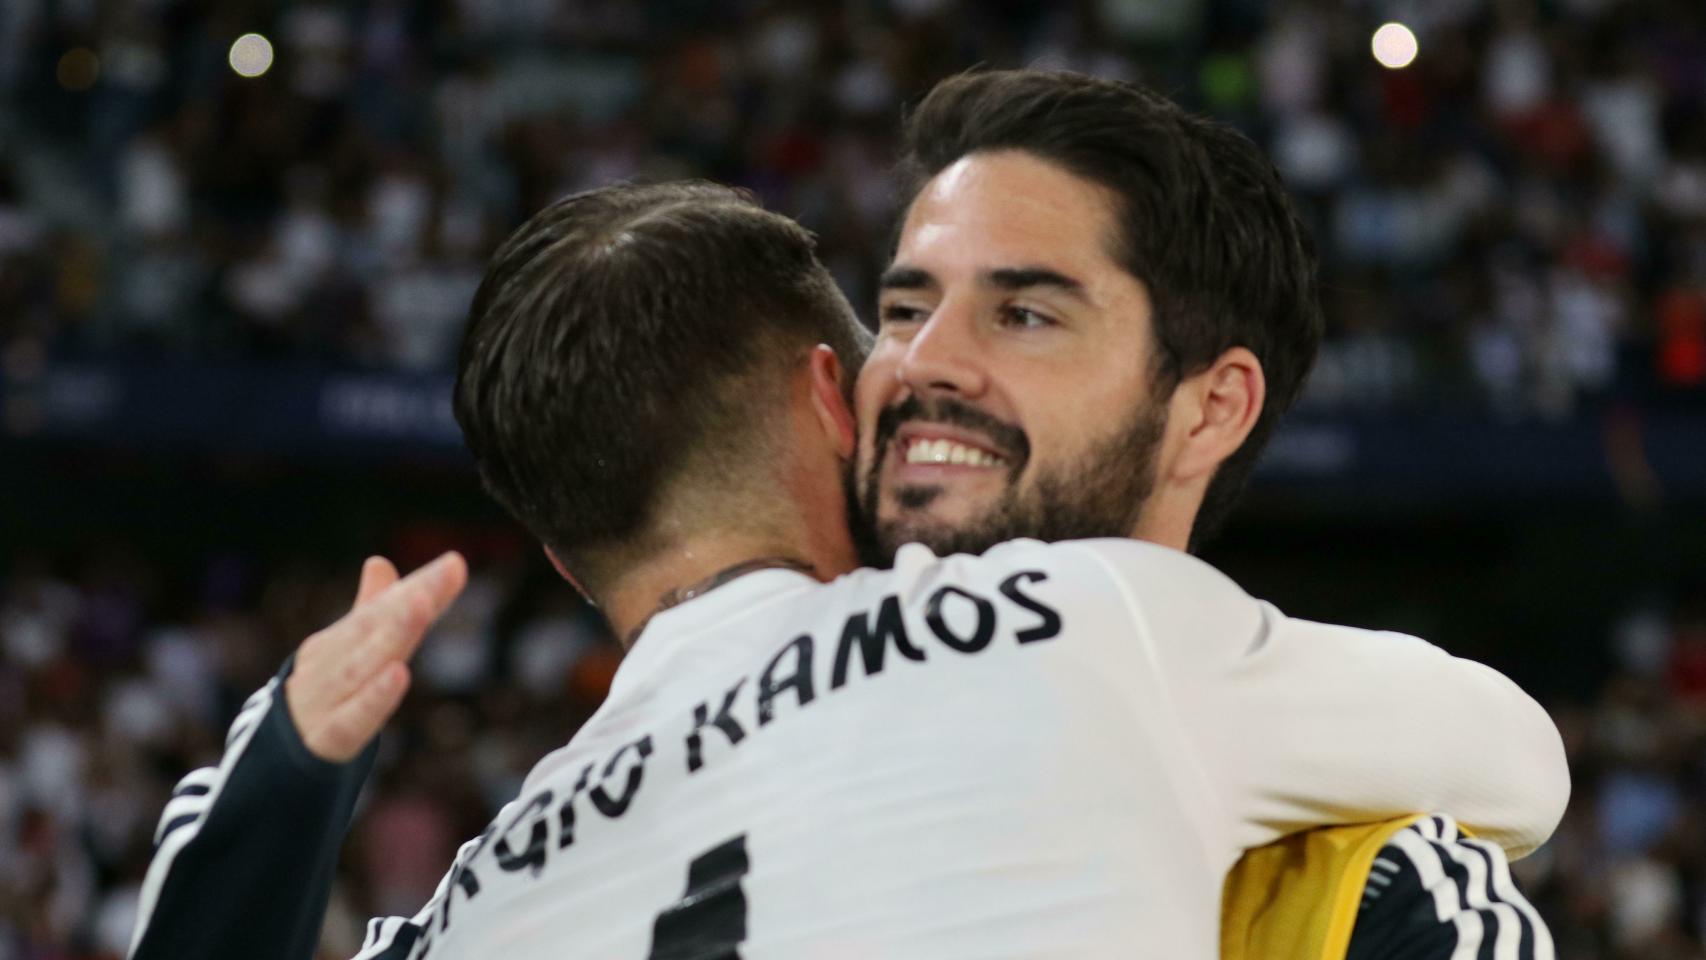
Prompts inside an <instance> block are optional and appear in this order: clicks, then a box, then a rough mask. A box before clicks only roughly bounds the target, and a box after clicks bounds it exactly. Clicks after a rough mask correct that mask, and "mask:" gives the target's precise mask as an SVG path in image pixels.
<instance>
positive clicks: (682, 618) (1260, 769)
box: [361, 540, 1569, 960]
mask: <svg viewBox="0 0 1706 960" xmlns="http://www.w3.org/2000/svg"><path fill="white" fill-rule="evenodd" d="M896 626H898V627H899V629H900V631H902V632H903V634H904V636H903V637H902V636H900V635H899V634H894V633H885V632H884V630H885V629H888V630H892V629H893V628H895V627H896ZM862 640H863V641H864V642H862ZM725 700H727V703H728V709H727V711H726V714H724V713H723V712H722V710H723V707H724V704H725ZM725 717H726V719H724V718H725ZM719 720H721V721H722V722H721V725H719ZM1568 793H1569V780H1568V772H1567V769H1566V768H1565V765H1564V756H1563V749H1562V745H1561V742H1560V740H1559V737H1558V734H1557V731H1556V729H1555V728H1554V727H1553V725H1552V723H1551V722H1550V720H1549V719H1548V718H1547V716H1546V714H1545V713H1544V712H1543V711H1542V710H1541V708H1540V707H1539V706H1538V705H1537V704H1536V703H1535V702H1534V701H1533V700H1532V699H1530V698H1529V697H1528V696H1527V695H1526V694H1524V693H1522V691H1521V690H1519V689H1518V688H1517V687H1516V686H1515V685H1514V684H1512V683H1511V682H1510V681H1509V680H1506V679H1505V678H1504V677H1502V676H1500V675H1499V674H1498V673H1496V672H1494V671H1493V670H1491V669H1488V668H1486V667H1484V666H1481V665H1479V664H1475V663H1472V662H1469V661H1466V660H1461V659H1457V658H1454V657H1452V656H1450V655H1448V654H1446V653H1445V652H1443V651H1441V650H1439V649H1438V648H1436V647H1433V646H1431V645H1429V644H1427V643H1424V642H1423V641H1420V640H1417V639H1414V638H1412V637H1406V636H1400V635H1396V634H1390V633H1377V632H1370V631H1364V630H1356V629H1352V628H1348V627H1337V626H1327V625H1323V624H1317V623H1309V622H1306V621H1301V620H1294V619H1291V618H1288V617H1286V616H1284V615H1283V614H1281V613H1280V612H1279V611H1278V610H1276V609H1274V608H1273V607H1272V606H1271V605H1269V604H1266V603H1263V602H1260V601H1257V600H1255V599H1252V598H1251V597H1250V596H1248V595H1247V594H1245V593H1244V592H1243V591H1242V590H1241V589H1239V588H1238V586H1237V585H1236V584H1234V583H1232V582H1231V581H1230V580H1228V579H1227V578H1226V577H1224V576H1223V575H1221V574H1220V573H1219V572H1217V571H1216V570H1214V569H1213V568H1212V567H1209V566H1208V565H1206V564H1204V563H1202V562H1201V561H1198V560H1196V559H1194V558H1192V557H1190V556H1188V555H1186V554H1182V553H1178V552H1176V551H1173V550H1169V549H1166V548H1163V547H1158V546H1154V545H1151V544H1143V543H1138V542H1135V541H1127V540H1099V541H1080V542H1073V543H1062V544H1055V545H1045V544H1041V543H1038V542H1035V541H1016V542H1013V543H1008V544H1004V545H1002V546H999V547H996V548H994V549H992V550H990V551H989V552H988V553H986V554H985V555H983V556H981V557H974V556H963V555H962V556H953V557H948V558H945V559H937V558H935V557H934V556H932V555H931V554H930V552H929V551H928V550H926V549H925V548H923V547H920V546H909V547H906V548H903V549H902V550H901V552H900V554H899V556H898V557H897V559H896V564H895V568H894V569H893V570H891V571H872V570H861V571H858V572H856V573H853V574H850V575H848V576H845V577H842V578H840V579H838V580H836V581H834V582H833V583H829V584H819V583H817V582H815V581H813V580H811V579H810V578H808V577H806V576H804V575H801V574H799V573H795V572H792V571H786V570H764V571H759V572H756V573H751V574H748V575H745V576H742V577H740V578H738V579H737V580H735V581H733V582H731V583H728V584H726V585H724V586H722V587H719V588H717V589H716V590H713V591H711V592H709V593H707V594H705V595H703V596H701V597H698V598H696V599H693V600H691V601H689V602H687V603H684V604H682V605H680V606H678V607H675V608H672V609H669V610H666V611H664V612H662V613H660V614H658V615H657V616H656V617H654V618H653V620H652V621H651V622H650V624H648V626H647V627H646V629H645V631H644V632H643V633H642V634H641V635H640V637H639V638H638V640H637V641H636V643H635V645H634V648H633V650H632V651H631V652H630V653H629V655H628V657H627V659H626V660H625V661H624V662H623V663H622V665H621V668H620V669H619V670H618V672H617V674H616V678H615V681H614V683H613V685H612V687H611V690H610V695H609V697H608V699H607V700H606V702H605V703H604V705H603V707H602V708H600V710H599V711H598V712H597V714H596V715H595V716H594V717H593V718H592V719H591V720H590V721H588V722H587V724H586V725H585V726H584V727H583V728H582V729H581V730H580V731H579V732H578V733H577V734H576V735H575V736H574V738H573V739H572V740H571V741H570V742H569V744H568V745H567V746H566V747H564V748H562V749H560V750H557V751H555V752H554V753H552V754H550V755H549V756H547V757H546V758H545V759H544V760H542V761H541V762H540V763H539V765H538V766H537V767H535V768H534V770H533V771H532V773H531V774H530V775H529V777H528V779H527V782H526V784H525V786H524V788H523V790H522V792H521V794H520V796H519V798H518V799H517V800H516V801H515V802H514V803H511V804H509V805H508V806H506V807H505V809H504V810H503V811H502V812H501V813H500V814H499V815H498V817H497V819H496V820H495V821H494V823H493V827H492V829H490V830H488V832H487V834H486V835H485V836H484V837H482V838H481V839H479V840H476V841H472V842H470V843H469V844H467V845H465V846H464V848H463V850H462V852H461V854H459V856H458V859H457V864H456V867H455V868H454V869H453V870H452V872H451V874H450V875H449V876H447V877H446V878H445V881H444V883H443V884H442V885H441V886H440V889H439V893H438V895H437V896H435V898H434V900H433V901H432V902H431V903H430V904H428V906H427V907H426V908H425V909H423V910H422V912H421V913H420V914H419V915H417V917H415V918H414V920H413V921H410V922H407V923H405V922H404V921H402V920H401V919H392V920H389V921H381V922H376V923H375V924H374V925H372V926H371V927H370V936H369V942H368V946H367V948H366V949H365V950H364V952H363V954H362V955H361V956H362V957H379V956H387V957H389V956H396V955H397V954H396V952H395V949H396V947H397V946H398V944H397V943H394V942H393V941H394V940H395V939H396V938H397V937H398V936H399V934H402V935H403V936H413V935H416V934H417V933H419V931H421V930H425V931H426V933H425V935H424V936H422V937H421V939H420V940H418V941H417V942H416V943H415V947H414V950H413V951H411V952H410V954H409V955H410V956H411V957H420V956H423V955H430V956H436V957H482V958H487V957H489V958H500V960H544V958H547V957H549V958H553V960H560V958H583V957H595V958H600V960H647V958H652V957H656V958H663V957H689V956H704V957H711V956H730V957H732V956H734V954H733V953H732V952H729V953H717V952H716V951H715V949H713V948H714V947H716V946H717V945H723V946H726V947H733V948H736V949H738V951H739V956H740V957H743V958H746V960H771V958H776V960H780V958H800V957H813V958H820V957H821V958H840V957H847V958H874V957H883V958H910V957H917V958H932V960H954V958H968V960H969V958H998V957H999V958H1017V957H1050V958H1059V957H1104V956H1106V957H1114V956H1120V957H1129V956H1133V955H1143V956H1154V957H1167V958H1205V960H1206V958H1212V957H1215V956H1216V955H1217V933H1218V922H1219V916H1220V892H1221V884H1222V881H1223V880H1224V878H1225V875H1226V873H1227V871H1228V870H1229V869H1230V868H1231V866H1232V865H1233V863H1234V862H1235V861H1236V860H1237V859H1238V857H1239V856H1240V854H1241V852H1242V851H1243V850H1244V849H1246V848H1249V847H1254V846H1259V845H1261V844H1265V843H1267V842H1270V841H1272V840H1274V839H1277V838H1278V837H1280V836H1282V835H1284V834H1285V833H1288V832H1290V831H1294V830H1297V829H1301V828H1306V827H1311V826H1316V825H1321V824H1328V823H1339V822H1355V821H1364V820H1373V819H1383V818H1387V817H1390V816H1396V815H1399V814H1402V813H1407V812H1416V811H1430V810H1441V811H1445V812H1449V813H1452V814H1454V815H1456V816H1457V817H1458V819H1460V820H1462V821H1463V822H1464V823H1465V824H1468V825H1470V826H1471V827H1472V829H1475V830H1477V831H1478V832H1479V833H1481V835H1482V836H1485V837H1488V838H1490V839H1493V840H1496V841H1498V842H1499V843H1501V844H1502V845H1504V846H1506V847H1507V848H1510V849H1512V850H1513V852H1515V853H1518V854H1520V853H1524V852H1527V851H1528V850H1530V849H1532V848H1533V847H1534V846H1536V845H1538V844H1539V843H1540V842H1542V841H1543V840H1544V839H1545V838H1546V837H1547V836H1548V835H1549V834H1550V832H1551V830H1552V828H1553V827H1554V826H1555V825H1556V824H1557V822H1558V820H1559V818H1560V817H1561V816H1562V812H1563V807H1564V803H1565V801H1566V800H1567V798H1568ZM696 861H697V863H695V862H696ZM690 865H692V866H691V867H690ZM690 880H691V883H690ZM690 886H691V887H692V889H691V890H690ZM471 890H473V891H477V892H474V893H473V895H472V896H470V895H469V893H470V891H471ZM446 917H448V922H446V919H445V918H446ZM388 951H389V952H388ZM696 951H699V952H696ZM1134 951H1135V952H1136V953H1135V954H1134Z"/></svg>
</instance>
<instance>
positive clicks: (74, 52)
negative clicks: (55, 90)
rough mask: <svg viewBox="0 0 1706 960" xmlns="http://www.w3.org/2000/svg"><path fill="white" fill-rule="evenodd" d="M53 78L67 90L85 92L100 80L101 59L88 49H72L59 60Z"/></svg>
mask: <svg viewBox="0 0 1706 960" xmlns="http://www.w3.org/2000/svg"><path fill="white" fill-rule="evenodd" d="M54 77H55V79H57V80H58V81H59V85H60V86H62V87H64V88H65V89H67V90H87V89H89V88H90V87H92V86H94V85H95V81H96V80H99V79H100V78H101V58H100V57H97V56H95V51H93V50H90V49H89V48H88V47H72V48H71V49H70V50H67V51H65V55H64V56H62V57H60V58H59V66H58V67H57V68H55V70H54Z"/></svg>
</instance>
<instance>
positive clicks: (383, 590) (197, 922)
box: [130, 554, 467, 960]
mask: <svg viewBox="0 0 1706 960" xmlns="http://www.w3.org/2000/svg"><path fill="white" fill-rule="evenodd" d="M466 582H467V568H466V566H465V565H464V564H463V562H462V560H461V558H460V557H457V556H455V555H454V554H449V555H446V556H445V557H442V558H440V559H439V560H438V561H436V562H434V563H432V564H428V565H427V566H425V567H423V568H421V569H420V570H417V571H415V572H414V573H412V574H410V575H409V576H408V577H407V578H406V579H403V580H398V579H397V573H396V570H395V569H394V568H392V567H391V565H390V564H389V563H386V562H385V561H382V560H371V561H369V562H368V564H367V565H366V566H365V567H364V568H363V571H362V581H361V588H360V590H359V591H358V595H357V599H356V606H355V609H354V610H352V611H351V612H350V613H349V614H348V615H346V616H345V617H343V618H342V619H340V620H339V621H338V622H337V623H334V624H332V625H331V626H330V627H327V628H326V629H325V630H322V631H320V632H318V633H316V634H314V635H313V636H311V637H309V638H308V639H307V640H306V641H304V642H303V644H302V646H301V647H300V648H299V649H298V650H297V652H296V655H295V657H293V658H292V661H291V663H289V664H287V665H286V667H285V670H284V671H283V673H282V674H281V675H280V677H279V678H277V679H274V680H273V681H271V682H270V683H268V684H267V685H266V686H265V687H264V688H262V689H261V690H260V691H259V692H257V693H256V694H255V695H254V696H252V697H250V698H249V700H248V701H247V702H246V703H245V704H244V706H243V709H242V710H241V711H240V712H239V713H238V716H237V719H236V721H235V722H234V723H233V724H232V725H231V731H230V733H229V735H228V736H227V738H226V749H225V755H224V757H223V758H222V759H221V760H220V763H219V765H218V766H217V767H210V768H207V769H203V770H197V771H195V772H193V773H191V774H190V775H189V776H187V777H185V778H184V780H183V781H182V782H181V783H180V784H179V785H178V788H177V789H176V790H175V791H174V792H173V795H172V799H171V800H170V801H169V802H168V803H167V804H166V809H165V811H164V813H162V815H161V818H160V827H159V830H158V831H157V832H156V835H155V844H156V847H155V853H154V860H153V862H152V863H150V864H149V867H148V874H147V877H146V879H145V881H144V883H143V888H142V895H141V902H140V904H139V909H138V921H137V926H136V930H135V932H134V934H133V935H132V939H131V948H130V956H131V960H157V958H158V960H168V958H169V960H204V958H205V960H215V958H218V960H224V958H230V957H244V958H247V960H306V958H308V957H310V956H312V954H313V951H314V947H315V945H316V944H317V943H318V941H319V934H320V926H321V923H322V920H323V915H324V913H325V909H326V902H327V899H328V897H329V896H330V890H331V880H332V873H333V869H334V867H335V865H336V860H337V853H338V848H339V846H340V845H341V844H342V842H343V835H344V832H345V831H346V830H347V829H348V827H349V820H350V815H351V813H352V811H353V809H354V807H355V801H356V796H357V794H358V793H359V791H360V789H361V784H362V782H363V781H364V780H365V779H366V776H367V772H368V770H369V769H370V768H371V766H372V756H373V746H372V745H373V741H374V737H375V736H376V735H377V734H378V732H379V729H380V727H382V726H383V725H384V724H385V722H386V721H387V720H388V719H389V718H390V717H391V714H392V713H394V712H395V711H396V709H397V705H398V704H399V703H400V702H401V701H402V698H403V694H404V692H405V691H406V690H407V688H408V680H409V674H408V667H407V665H406V663H405V662H404V661H406V660H407V659H408V657H409V655H410V654H412V653H413V651H414V649H415V647H416V646H418V645H419V643H420V640H421V638H422V636H423V635H424V634H425V632H426V630H427V628H428V627H429V626H431V624H432V623H433V621H435V620H437V619H438V617H439V616H440V615H441V614H442V613H443V612H444V611H445V610H446V609H447V608H448V607H449V606H450V603H451V602H452V601H453V600H454V599H455V598H456V596H457V595H458V594H459V593H460V592H461V590H462V587H463V585H464V584H465V583H466ZM379 956H386V957H388V956H389V955H386V954H380V955H379Z"/></svg>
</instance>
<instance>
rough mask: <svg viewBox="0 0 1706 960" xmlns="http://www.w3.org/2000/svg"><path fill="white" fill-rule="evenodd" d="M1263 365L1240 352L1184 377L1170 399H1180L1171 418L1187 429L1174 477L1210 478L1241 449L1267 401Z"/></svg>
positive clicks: (1240, 349) (1236, 350) (1237, 349)
mask: <svg viewBox="0 0 1706 960" xmlns="http://www.w3.org/2000/svg"><path fill="white" fill-rule="evenodd" d="M1267 393H1268V381H1267V378H1266V377H1264V376H1263V375H1262V364H1261V361H1259V360H1257V359H1256V355H1255V354H1253V353H1251V352H1250V351H1249V350H1248V349H1246V348H1244V347H1233V348H1232V349H1230V350H1228V351H1226V352H1225V353H1223V354H1221V355H1220V357H1219V358H1218V359H1216V360H1215V361H1214V363H1213V364H1211V365H1210V366H1209V368H1208V369H1207V370H1204V371H1202V372H1201V373H1198V374H1196V375H1194V376H1191V377H1188V378H1186V379H1185V381H1184V382H1183V383H1181V384H1180V385H1179V389H1178V391H1177V392H1176V393H1175V394H1174V396H1175V397H1176V398H1180V399H1183V400H1184V403H1185V406H1184V407H1183V408H1182V409H1179V408H1175V410H1174V411H1173V415H1175V416H1181V417H1183V418H1184V419H1183V422H1184V424H1187V425H1188V429H1187V431H1186V433H1185V437H1184V440H1183V442H1182V444H1181V447H1180V449H1179V454H1178V456H1177V458H1176V459H1175V460H1174V463H1173V471H1172V472H1173V475H1174V476H1176V477H1178V478H1180V479H1194V478H1196V477H1198V476H1201V475H1204V474H1211V473H1213V472H1214V471H1215V469H1217V468H1218V467H1219V466H1220V465H1221V463H1222V462H1224V461H1225V460H1226V458H1227V457H1230V456H1232V454H1233V453H1234V452H1236V451H1237V450H1238V448H1239V447H1241V446H1243V445H1244V438H1246V437H1248V436H1249V435H1250V431H1251V430H1252V429H1254V428H1255V426H1256V419H1257V418H1258V417H1260V416H1261V413H1262V404H1263V403H1264V402H1266V400H1267Z"/></svg>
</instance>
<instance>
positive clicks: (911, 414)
mask: <svg viewBox="0 0 1706 960" xmlns="http://www.w3.org/2000/svg"><path fill="white" fill-rule="evenodd" d="M914 422H916V423H944V424H948V425H950V426H955V427H962V428H964V429H967V430H975V431H977V432H979V433H982V434H984V435H985V436H987V437H989V439H990V440H991V441H992V443H993V446H994V447H995V449H996V451H997V452H998V453H1001V454H1003V455H1004V456H1006V457H1007V459H1008V462H1010V463H1011V464H1012V465H1013V469H1014V470H1015V471H1017V470H1018V468H1019V467H1020V466H1022V465H1023V464H1024V463H1025V461H1026V460H1028V459H1029V458H1030V456H1031V441H1030V438H1028V437H1026V436H1025V431H1023V430H1021V429H1019V428H1018V427H1016V426H1014V425H1012V424H1010V423H1007V422H1006V421H1003V420H997V419H996V418H995V417H992V416H990V415H989V414H987V413H984V412H983V411H982V410H979V409H977V408H976V407H973V406H971V405H970V404H967V403H964V402H962V401H959V400H955V399H953V398H951V397H936V398H932V399H930V400H927V401H926V400H921V399H919V398H918V395H917V394H913V395H912V396H909V397H907V398H906V399H905V400H902V401H901V402H899V403H897V404H895V405H894V406H892V407H888V408H886V409H884V410H883V412H882V413H880V414H878V415H877V425H876V432H877V436H876V449H877V451H878V454H877V455H878V457H879V458H881V457H882V456H883V454H884V453H885V452H886V451H887V450H888V448H889V445H890V444H891V443H892V442H893V441H894V435H895V433H896V431H898V430H899V429H900V428H901V426H902V425H903V424H907V423H914Z"/></svg>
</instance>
